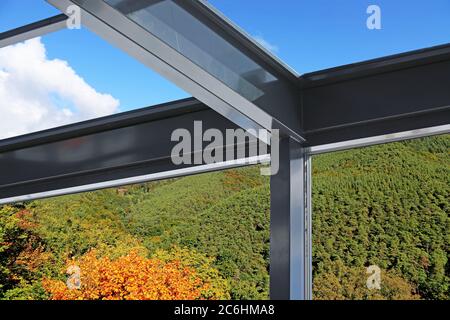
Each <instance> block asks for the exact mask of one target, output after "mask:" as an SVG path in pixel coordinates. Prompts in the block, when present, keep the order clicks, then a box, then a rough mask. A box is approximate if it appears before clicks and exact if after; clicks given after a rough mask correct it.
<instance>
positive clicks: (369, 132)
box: [0, 0, 450, 299]
mask: <svg viewBox="0 0 450 320" xmlns="http://www.w3.org/2000/svg"><path fill="white" fill-rule="evenodd" d="M47 1H48V2H49V3H50V4H52V5H53V6H55V7H56V8H58V9H59V10H60V11H61V12H62V14H61V15H58V16H55V17H51V18H48V19H45V20H42V21H38V22H36V23H33V24H30V25H26V26H23V27H20V28H18V29H14V30H11V31H8V32H4V33H0V48H1V47H5V46H8V45H11V44H14V43H17V42H20V41H24V40H27V39H30V38H33V37H37V36H41V35H44V34H46V33H49V32H56V31H58V30H60V29H62V28H65V27H66V22H67V20H68V19H69V17H68V16H66V15H65V13H66V12H68V11H67V9H68V8H69V7H70V6H73V5H76V6H78V7H79V8H80V10H81V22H82V24H83V25H84V26H86V27H87V28H89V29H90V30H92V31H93V32H95V33H96V34H98V35H99V36H100V37H102V38H104V39H105V40H107V41H108V42H110V43H112V44H113V45H115V46H117V47H118V48H120V49H122V50H123V51H125V52H127V53H128V54H130V55H131V56H132V57H134V58H136V59H137V60H139V61H140V62H142V63H143V64H145V65H146V66H148V67H149V68H151V69H153V70H155V71H156V72H158V73H159V74H161V75H162V76H164V77H165V78H167V79H169V80H170V81H172V82H173V83H174V84H176V85H178V86H179V87H180V88H182V89H184V90H185V91H186V92H189V93H190V94H192V96H193V97H194V98H190V99H185V100H181V101H174V102H169V103H166V104H162V105H158V106H152V107H149V108H145V109H140V110H136V111H131V112H127V113H122V114H117V115H113V116H108V117H104V118H99V119H95V120H90V121H86V122H82V123H77V124H73V125H68V126H64V127H60V128H55V129H50V130H46V131H41V132H37V133H32V134H28V135H24V136H19V137H15V138H10V139H6V140H2V141H0V204H6V203H13V202H18V201H26V200H33V199H40V198H45V197H52V196H58V195H64V194H70V193H78V192H85V191H91V190H97V189H102V188H108V187H114V186H122V185H127V184H132V183H141V182H146V181H152V180H159V179H166V178H171V177H180V176H185V175H191V174H197V173H203V172H209V171H214V170H224V169H228V168H232V167H237V166H242V165H248V161H247V160H248V159H246V158H245V157H244V158H239V156H238V155H236V158H235V159H234V160H233V161H224V162H220V163H214V164H206V163H203V164H196V165H194V164H192V165H186V164H185V165H179V166H177V165H174V164H173V162H172V161H171V150H172V148H173V146H174V143H173V142H171V139H170V138H171V133H172V132H173V130H175V129H178V128H185V129H187V130H189V131H190V132H192V133H193V124H194V121H202V122H203V127H204V129H205V130H206V129H208V128H216V129H219V130H221V131H222V132H224V131H225V130H226V129H234V128H243V129H246V130H249V129H266V130H268V131H269V133H270V132H272V130H274V129H279V130H280V133H281V135H280V138H279V159H280V170H279V172H278V174H276V175H273V176H271V225H270V228H271V229H270V230H271V237H270V241H271V243H270V245H271V251H270V295H271V298H272V299H311V298H312V293H311V291H312V270H311V269H312V265H311V250H312V248H311V247H312V246H311V214H312V206H311V184H312V181H311V156H312V155H315V154H320V153H325V152H333V151H338V150H345V149H349V148H355V147H361V146H369V145H374V144H380V143H388V142H393V141H400V140H405V139H412V138H418V137H424V136H430V135H436V134H443V133H448V132H450V125H449V119H450V45H443V46H438V47H433V48H428V49H423V50H418V51H413V52H408V53H404V54H399V55H394V56H389V57H385V58H380V59H375V60H370V61H366V62H362V63H356V64H352V65H347V66H342V67H337V68H333V69H328V70H323V71H319V72H314V73H309V74H304V75H298V74H296V73H295V71H293V70H291V69H290V68H289V67H288V66H286V65H285V64H284V63H283V62H282V61H280V60H278V59H277V58H276V57H274V56H273V55H272V54H270V53H269V52H268V51H267V50H265V49H264V48H263V47H262V46H260V45H259V44H258V43H256V42H255V41H254V40H253V39H252V38H251V37H249V36H248V35H247V34H246V33H245V32H243V31H242V30H241V29H239V28H238V27H237V26H235V25H234V24H233V23H231V22H230V21H229V20H228V19H227V18H226V17H224V16H223V15H222V14H220V13H219V12H218V11H217V10H215V9H214V8H213V7H212V6H211V5H210V4H208V3H207V2H206V1H203V0H190V1H186V0H47ZM0 130H1V128H0ZM265 142H267V143H270V142H269V141H265ZM235 147H236V148H238V147H244V148H248V145H245V146H237V145H236V146H235ZM193 152H194V153H197V152H202V150H201V148H199V149H198V150H193ZM257 160H258V161H259V162H260V163H269V162H270V151H269V153H268V154H262V155H259V156H258V158H257Z"/></svg>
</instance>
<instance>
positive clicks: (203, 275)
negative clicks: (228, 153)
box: [0, 167, 270, 300]
mask: <svg viewBox="0 0 450 320" xmlns="http://www.w3.org/2000/svg"><path fill="white" fill-rule="evenodd" d="M269 193H270V190H269V183H268V178H267V177H264V176H261V175H260V174H259V168H258V167H247V168H242V169H233V170H227V171H221V172H216V173H208V174H201V175H195V176H190V177H185V178H179V179H171V180H163V181H158V182H151V183H146V184H142V185H132V186H125V187H120V188H114V189H108V190H101V191H95V192H89V193H84V194H78V195H70V196H61V197H56V198H52V199H44V200H38V201H33V202H28V203H17V204H13V205H7V206H0V239H1V240H2V242H1V244H0V245H1V246H0V248H1V249H2V252H1V256H0V257H1V259H0V284H1V286H0V299H7V300H15V299H37V300H45V299H50V298H51V299H56V300H60V299H83V300H97V299H133V300H141V299H151V300H158V299H169V300H175V299H230V298H233V299H267V298H268V290H269V276H268V266H267V264H268V260H267V258H268V255H269V213H270V196H269ZM164 279H166V280H164ZM74 288H76V289H78V290H71V289H74Z"/></svg>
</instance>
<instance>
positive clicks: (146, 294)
mask: <svg viewBox="0 0 450 320" xmlns="http://www.w3.org/2000/svg"><path fill="white" fill-rule="evenodd" d="M74 266H75V267H76V268H74ZM67 267H68V270H69V269H71V272H74V270H78V272H79V275H76V274H72V275H71V277H77V276H79V280H80V283H79V287H78V288H73V287H71V286H70V283H69V286H68V285H67V283H65V282H64V281H61V280H51V279H45V280H43V287H44V289H45V290H46V291H47V292H48V293H49V294H50V296H51V299H53V300H196V299H202V292H203V291H207V290H208V286H209V284H208V283H207V282H205V281H204V280H203V279H202V278H201V277H199V276H198V275H197V273H196V271H195V270H194V269H192V268H189V267H186V266H184V265H183V263H182V262H181V261H176V260H175V261H163V260H161V259H158V258H151V259H148V258H144V257H142V256H140V255H139V254H138V253H137V252H136V251H132V252H131V253H129V254H128V255H126V256H123V257H120V258H118V259H115V260H111V259H109V258H107V257H103V258H98V257H97V252H96V251H95V250H91V251H90V252H88V253H87V254H86V255H84V256H83V257H82V258H80V259H79V260H78V261H75V260H72V261H69V262H68V264H67ZM70 280H71V278H70V277H69V280H68V281H69V282H70ZM69 287H71V288H69Z"/></svg>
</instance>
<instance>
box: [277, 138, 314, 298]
mask: <svg viewBox="0 0 450 320" xmlns="http://www.w3.org/2000/svg"><path fill="white" fill-rule="evenodd" d="M272 165H274V164H273V160H272ZM270 189H271V197H270V201H271V209H270V298H271V299H273V300H309V299H311V295H312V293H311V288H312V273H311V214H310V213H311V210H310V204H311V201H310V199H311V161H310V156H309V155H308V154H307V153H306V150H305V149H304V148H302V146H301V145H300V144H299V143H298V142H296V141H294V140H292V139H290V138H289V137H284V138H281V139H280V144H279V171H278V173H277V174H276V175H273V176H271V179H270Z"/></svg>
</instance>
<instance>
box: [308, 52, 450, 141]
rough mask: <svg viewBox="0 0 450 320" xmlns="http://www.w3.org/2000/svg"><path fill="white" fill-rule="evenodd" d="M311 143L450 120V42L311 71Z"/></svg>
mask: <svg viewBox="0 0 450 320" xmlns="http://www.w3.org/2000/svg"><path fill="white" fill-rule="evenodd" d="M301 81H302V95H303V116H304V118H303V121H304V123H303V127H304V131H305V137H306V139H307V145H308V146H317V145H321V144H329V143H337V142H341V141H346V140H353V139H360V138H366V137H372V136H379V135H386V134H391V133H396V132H403V131H410V130H416V129H422V128H427V127H435V126H442V125H446V124H449V123H450V45H444V46H438V47H433V48H428V49H424V50H418V51H413V52H408V53H404V54H400V55H395V56H391V57H385V58H380V59H376V60H371V61H367V62H363V63H357V64H353V65H349V66H343V67H338V68H334V69H330V70H325V71H320V72H316V73H311V74H306V75H304V76H303V77H302V78H301Z"/></svg>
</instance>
